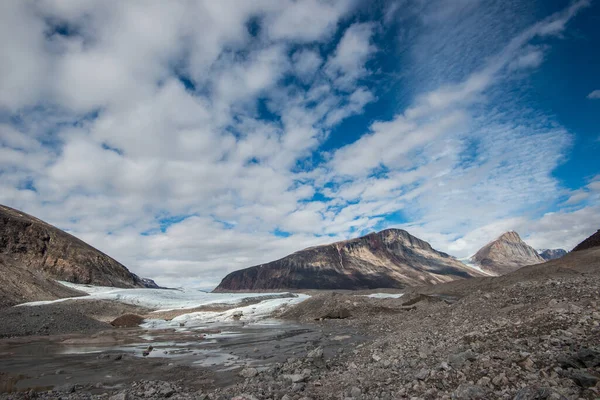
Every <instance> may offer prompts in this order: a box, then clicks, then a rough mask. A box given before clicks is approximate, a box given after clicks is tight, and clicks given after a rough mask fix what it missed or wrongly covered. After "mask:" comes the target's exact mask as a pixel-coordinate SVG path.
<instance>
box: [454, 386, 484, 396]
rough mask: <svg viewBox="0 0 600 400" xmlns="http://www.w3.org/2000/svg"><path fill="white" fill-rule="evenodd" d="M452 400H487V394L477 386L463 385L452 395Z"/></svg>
mask: <svg viewBox="0 0 600 400" xmlns="http://www.w3.org/2000/svg"><path fill="white" fill-rule="evenodd" d="M452 398H453V399H456V400H480V399H482V400H483V399H487V393H486V391H485V390H484V389H483V388H481V387H479V386H477V385H471V384H468V383H461V384H460V385H459V386H458V388H456V390H455V391H454V392H453V393H452Z"/></svg>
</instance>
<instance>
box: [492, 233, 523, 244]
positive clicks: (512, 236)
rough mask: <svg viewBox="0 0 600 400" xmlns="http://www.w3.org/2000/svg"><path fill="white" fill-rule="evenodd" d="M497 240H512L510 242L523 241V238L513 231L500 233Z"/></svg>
mask: <svg viewBox="0 0 600 400" xmlns="http://www.w3.org/2000/svg"><path fill="white" fill-rule="evenodd" d="M497 240H504V241H505V242H512V243H522V242H523V240H522V239H521V236H519V234H518V233H517V232H515V231H508V232H505V233H503V234H502V235H500V237H499V238H498V239H497Z"/></svg>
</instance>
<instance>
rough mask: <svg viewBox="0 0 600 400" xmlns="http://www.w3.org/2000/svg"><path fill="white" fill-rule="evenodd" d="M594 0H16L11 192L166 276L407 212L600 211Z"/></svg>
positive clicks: (2, 18) (4, 16) (177, 281)
mask: <svg viewBox="0 0 600 400" xmlns="http://www.w3.org/2000/svg"><path fill="white" fill-rule="evenodd" d="M599 43H600V5H599V4H598V2H597V1H596V2H594V1H587V0H579V1H566V0H565V1H562V0H552V1H550V0H536V1H532V0H522V1H520V0H504V1H502V2H498V1H495V0H427V1H425V0H398V1H392V0H390V1H358V0H340V1H334V0H331V1H329V0H323V1H320V0H296V1H294V0H256V1H244V0H230V1H228V0H222V1H212V0H206V1H201V0H199V1H193V0H182V1H152V0H139V1H137V0H130V1H121V2H115V1H103V0H38V1H29V0H4V1H1V2H0V48H1V49H2V57H0V203H2V204H5V205H8V206H11V207H15V208H18V209H21V210H23V211H25V212H28V213H30V214H33V215H35V216H37V217H39V218H41V219H44V220H46V221H48V222H50V223H52V224H54V225H56V226H58V227H60V228H62V229H65V230H67V231H69V232H71V233H73V234H74V235H76V236H78V237H80V238H82V239H83V240H85V241H87V242H89V243H90V244H92V245H93V246H95V247H97V248H99V249H101V250H102V251H104V252H106V253H108V254H109V255H111V256H113V257H114V258H116V259H117V260H119V261H121V262H122V263H124V264H125V265H126V266H127V267H129V268H130V269H131V270H133V271H134V272H136V273H138V274H140V275H143V276H147V277H151V278H155V279H156V280H157V281H158V282H159V283H162V284H167V285H194V286H202V287H211V286H214V285H216V284H217V283H218V282H219V281H220V279H221V278H222V277H223V276H224V275H225V274H226V273H227V272H230V271H232V270H235V269H239V268H243V267H248V266H251V265H255V264H259V263H262V262H267V261H271V260H273V259H276V258H279V257H282V256H284V255H286V254H288V253H290V252H293V251H296V250H299V249H302V248H304V247H307V246H311V245H316V244H324V243H329V242H332V241H336V240H339V239H345V238H350V237H355V236H359V235H361V234H364V233H368V232H370V231H373V230H380V229H383V228H386V227H399V228H404V229H406V230H408V231H409V232H411V233H412V234H414V235H416V236H418V237H420V238H422V239H425V240H427V241H429V242H431V243H432V245H433V246H434V247H435V248H437V249H440V250H443V251H446V252H449V253H451V254H453V255H455V256H457V257H466V256H469V255H471V254H473V253H474V252H475V251H476V250H477V249H478V248H479V247H480V246H482V245H483V244H485V243H486V242H488V241H490V240H491V239H493V238H495V237H496V236H498V235H499V234H501V233H502V232H503V231H506V230H511V229H512V230H516V231H518V232H519V233H520V234H521V236H522V237H524V238H525V239H526V240H527V241H528V242H529V243H530V244H531V245H533V246H535V247H537V248H545V247H550V248H555V247H563V248H566V249H570V248H571V247H573V246H574V245H575V244H577V243H578V242H579V241H581V240H582V239H584V238H585V237H587V236H588V235H590V234H591V233H593V232H595V231H596V229H598V228H600V157H598V154H599V153H600V127H599V126H600V123H599V122H600V75H599V73H598V71H600V52H598V46H599Z"/></svg>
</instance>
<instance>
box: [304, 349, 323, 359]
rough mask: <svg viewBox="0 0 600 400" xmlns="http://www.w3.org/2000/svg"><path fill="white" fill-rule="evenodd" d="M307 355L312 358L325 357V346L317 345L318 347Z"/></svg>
mask: <svg viewBox="0 0 600 400" xmlns="http://www.w3.org/2000/svg"><path fill="white" fill-rule="evenodd" d="M307 357H308V358H312V359H320V358H323V348H322V347H317V348H316V349H313V350H311V351H309V352H308V355H307Z"/></svg>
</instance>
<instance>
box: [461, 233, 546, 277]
mask: <svg viewBox="0 0 600 400" xmlns="http://www.w3.org/2000/svg"><path fill="white" fill-rule="evenodd" d="M544 261H545V260H544V259H543V258H542V257H541V256H540V255H539V254H538V253H537V251H535V249H534V248H533V247H531V246H529V245H528V244H527V243H525V242H524V241H523V240H521V237H520V236H519V234H518V233H517V232H514V231H511V232H506V233H504V234H503V235H501V236H500V237H499V238H497V239H496V240H493V241H491V242H490V243H488V244H486V245H485V246H483V247H482V248H481V249H479V251H478V252H477V253H475V255H474V256H473V257H471V262H472V263H474V264H476V265H479V266H480V268H481V269H483V270H484V271H486V272H489V273H491V274H495V275H503V274H506V273H509V272H512V271H514V270H516V269H518V268H520V267H524V266H525V265H531V264H539V263H543V262H544Z"/></svg>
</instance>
